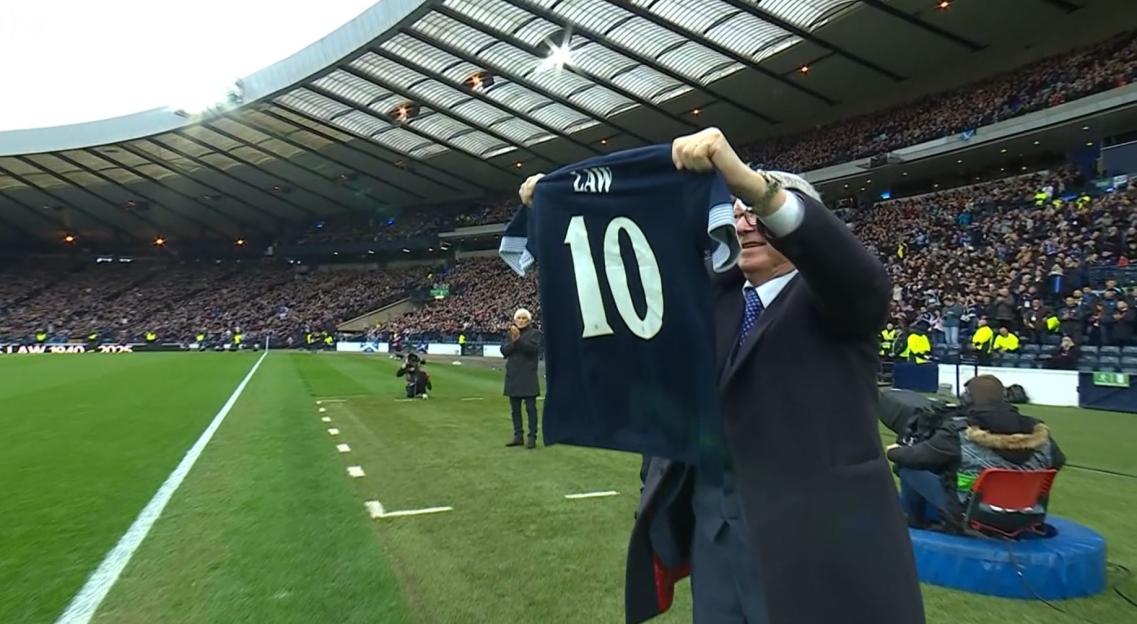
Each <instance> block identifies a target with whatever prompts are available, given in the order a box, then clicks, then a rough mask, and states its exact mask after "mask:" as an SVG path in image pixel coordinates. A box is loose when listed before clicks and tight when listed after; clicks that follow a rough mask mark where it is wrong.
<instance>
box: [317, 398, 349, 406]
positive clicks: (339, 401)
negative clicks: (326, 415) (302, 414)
mask: <svg viewBox="0 0 1137 624" xmlns="http://www.w3.org/2000/svg"><path fill="white" fill-rule="evenodd" d="M323 403H347V399H323V400H320V401H316V405H321V404H323Z"/></svg>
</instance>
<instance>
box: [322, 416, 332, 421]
mask: <svg viewBox="0 0 1137 624" xmlns="http://www.w3.org/2000/svg"><path fill="white" fill-rule="evenodd" d="M320 422H332V419H331V418H330V417H328V416H324V417H323V418H321V419H320Z"/></svg>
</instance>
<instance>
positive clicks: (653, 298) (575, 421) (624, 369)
mask: <svg viewBox="0 0 1137 624" xmlns="http://www.w3.org/2000/svg"><path fill="white" fill-rule="evenodd" d="M738 245H739V243H738V237H737V234H736V231H735V227H734V218H733V213H732V208H731V197H730V194H729V192H728V191H727V189H726V186H725V184H724V183H723V181H722V179H721V178H720V177H719V176H718V175H717V174H699V173H691V172H680V171H676V169H675V166H674V164H673V163H672V161H671V147H670V146H669V145H661V146H653V147H646V148H640V149H634V150H628V151H624V152H619V153H616V154H611V155H608V156H603V157H599V158H594V159H591V160H586V161H584V162H581V163H577V164H575V165H570V166H568V167H564V168H562V169H559V170H557V171H555V172H553V173H551V174H549V175H547V176H545V177H544V178H542V179H541V181H540V182H539V183H538V184H537V186H536V189H535V194H534V200H533V207H532V209H524V208H522V210H521V211H520V212H519V213H518V214H517V216H515V217H514V220H513V221H512V222H511V223H510V225H509V227H508V228H507V230H506V233H505V236H504V237H503V239H502V244H501V255H502V258H503V259H505V260H506V262H507V263H509V264H510V266H511V267H513V268H514V270H515V271H517V272H518V273H521V274H524V272H525V270H526V269H527V268H528V267H529V266H530V265H532V264H533V263H534V262H536V264H537V265H538V266H539V267H540V270H541V279H540V297H541V323H542V327H543V330H544V334H545V354H546V385H547V394H546V398H545V408H544V421H545V423H544V428H545V433H544V440H545V443H546V444H555V443H558V442H559V443H567V444H575V445H582V446H591V447H600V448H608V449H617V450H624V451H632V452H637V453H646V454H649V455H654V456H660V457H669V458H673V459H678V460H682V461H686V462H689V463H699V464H701V463H704V462H705V461H708V460H710V461H712V462H715V463H718V462H720V461H721V459H722V454H723V452H724V451H722V447H723V444H722V440H721V418H720V416H719V401H718V393H717V375H716V366H715V359H714V332H713V327H712V311H711V292H710V280H709V277H708V275H707V272H706V263H707V261H708V255H709V259H710V263H711V265H712V266H713V268H714V269H715V270H716V271H726V270H728V269H730V268H731V267H732V266H733V265H734V263H735V261H736V260H737V256H738ZM719 465H721V463H719Z"/></svg>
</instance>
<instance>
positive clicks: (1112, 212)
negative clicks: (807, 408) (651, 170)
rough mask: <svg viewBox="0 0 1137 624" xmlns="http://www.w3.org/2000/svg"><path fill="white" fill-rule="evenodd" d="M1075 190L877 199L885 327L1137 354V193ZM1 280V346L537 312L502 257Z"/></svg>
mask: <svg viewBox="0 0 1137 624" xmlns="http://www.w3.org/2000/svg"><path fill="white" fill-rule="evenodd" d="M1085 187H1086V185H1085V181H1084V180H1083V179H1081V178H1080V176H1079V175H1078V174H1077V173H1076V172H1075V171H1073V170H1067V169H1063V170H1057V171H1045V172H1038V173H1032V174H1027V175H1022V176H1016V177H1011V178H1005V179H1002V180H996V181H992V182H985V183H982V184H976V185H973V186H968V187H963V188H957V189H949V190H944V191H939V192H935V193H929V194H926V195H921V196H916V197H910V198H904V199H896V200H889V201H883V202H879V203H877V204H876V205H874V206H871V207H868V208H866V209H863V210H859V211H855V212H852V213H850V215H849V220H850V225H851V226H852V227H853V229H854V231H855V232H856V233H857V235H858V237H860V239H861V240H862V241H864V242H865V243H866V245H868V246H869V247H870V249H872V250H874V251H875V252H876V253H877V254H878V255H879V256H880V258H881V259H882V261H883V262H884V263H885V265H886V268H887V270H888V272H889V274H890V276H891V278H892V282H893V284H894V290H893V297H892V319H893V322H894V324H895V325H896V326H898V327H900V328H901V329H902V330H904V329H909V328H917V327H920V328H922V329H923V330H926V331H927V332H928V334H929V335H930V337H931V339H932V342H933V343H938V344H951V343H960V342H962V343H963V344H966V343H967V339H968V336H969V335H970V334H971V333H972V332H973V331H974V330H975V329H976V328H977V327H978V326H979V325H980V323H981V319H983V318H984V317H985V318H986V322H987V323H988V324H989V325H990V326H991V327H993V328H998V327H1001V326H1006V327H1007V328H1008V330H1009V331H1010V332H1012V333H1014V334H1017V335H1018V336H1020V337H1021V338H1022V339H1023V341H1024V342H1041V341H1042V340H1044V339H1045V338H1047V337H1053V338H1057V337H1058V336H1061V335H1063V334H1065V335H1069V336H1070V337H1071V339H1072V340H1073V341H1074V342H1076V343H1077V344H1094V345H1127V344H1134V343H1133V336H1134V334H1135V333H1137V326H1135V324H1134V322H1135V319H1134V315H1135V314H1137V313H1135V312H1134V309H1133V308H1131V307H1130V304H1131V303H1133V294H1132V293H1129V292H1126V291H1125V289H1124V288H1122V287H1118V286H1117V285H1116V283H1111V282H1107V281H1105V278H1104V277H1102V276H1100V275H1098V274H1097V273H1096V272H1095V271H1100V270H1101V269H1106V268H1112V269H1117V268H1124V267H1126V266H1129V265H1130V264H1131V263H1133V262H1137V189H1128V190H1126V189H1121V190H1117V191H1115V192H1109V193H1098V192H1096V191H1094V192H1092V193H1086V192H1084V189H1085ZM17 269H18V270H17ZM0 276H3V277H4V278H5V279H3V280H2V281H0V295H3V299H2V301H3V302H4V303H3V308H0V340H9V341H11V340H16V341H23V340H27V339H29V337H31V336H34V335H35V334H36V333H38V332H46V333H47V334H48V335H49V336H50V337H51V339H55V340H59V339H67V338H70V339H73V340H74V339H79V340H82V339H84V338H85V337H86V336H87V335H88V334H90V333H91V332H95V333H98V334H99V335H100V337H101V338H102V339H103V340H113V341H137V340H140V339H141V338H142V337H143V336H144V335H145V334H146V333H148V332H153V333H154V334H157V336H158V339H159V340H160V341H174V342H188V341H190V340H192V339H193V337H194V336H196V335H197V334H198V333H206V334H207V335H209V336H210V337H211V339H212V338H215V337H217V336H226V335H228V334H231V333H232V332H235V331H241V332H242V333H245V334H247V335H248V336H249V337H250V338H252V337H256V339H258V340H263V339H264V338H265V337H270V338H271V339H272V340H273V342H274V343H275V344H278V345H279V344H290V342H289V341H291V344H293V345H294V346H300V343H299V342H297V341H299V340H301V339H302V336H303V335H304V334H305V333H306V332H308V331H317V332H326V331H329V332H330V331H334V329H335V327H336V326H337V325H339V324H340V323H342V322H344V321H346V320H348V319H350V318H352V317H354V316H356V315H358V314H361V313H364V312H367V311H370V310H374V309H376V308H379V307H381V306H383V305H385V304H388V303H392V302H394V301H397V300H399V299H402V298H405V297H407V296H409V295H410V294H411V293H416V292H420V293H421V292H423V291H426V290H429V289H430V288H431V287H432V286H433V285H436V284H440V283H444V284H446V285H447V287H448V292H446V293H445V294H441V293H440V298H439V299H438V300H436V301H433V300H432V301H429V302H428V303H427V304H426V305H424V306H423V307H421V308H420V309H417V310H416V311H414V312H411V313H408V314H406V315H404V316H401V317H398V318H395V319H391V320H389V321H387V322H386V323H384V324H382V325H381V326H379V327H377V328H376V329H375V332H377V333H379V334H381V335H383V336H384V337H393V336H394V335H396V334H397V335H399V336H401V337H404V338H411V339H415V338H417V339H421V340H433V339H440V338H453V337H454V336H457V335H459V334H465V335H466V336H467V338H468V339H470V340H478V339H483V338H484V339H487V340H493V339H496V338H497V337H499V336H500V335H501V333H502V332H503V331H504V330H505V329H506V328H507V327H508V323H509V321H510V319H511V318H512V314H513V312H514V311H515V310H516V309H518V308H528V309H529V310H531V311H532V312H533V313H534V316H535V317H537V318H538V320H539V318H540V309H539V302H538V294H537V277H536V274H535V273H533V274H530V275H528V276H526V277H524V278H521V277H518V276H517V275H515V274H514V273H512V272H511V271H510V270H509V269H508V268H507V267H506V266H505V264H504V263H503V262H501V260H500V259H498V258H496V257H485V258H469V259H464V260H461V261H458V262H456V263H454V264H453V265H451V266H449V267H443V268H439V267H431V266H416V267H406V268H387V269H376V268H373V267H371V266H369V267H368V268H365V269H363V268H352V267H350V266H349V267H346V268H345V267H339V268H337V269H327V270H315V269H310V270H309V269H307V268H306V267H305V268H304V269H301V268H297V267H294V266H291V265H287V264H282V263H279V262H275V263H274V262H269V261H264V262H257V263H246V264H244V265H242V264H234V263H226V264H211V263H187V264H182V265H177V266H173V267H169V266H156V265H153V264H148V263H145V262H136V263H131V264H119V263H111V264H93V263H90V264H84V265H81V266H79V267H71V268H69V269H65V268H64V267H63V266H62V265H50V264H48V265H44V266H43V267H42V268H40V269H38V270H37V269H36V268H34V267H33V266H29V265H27V264H25V265H22V266H20V267H15V268H12V269H9V270H6V271H5V272H3V273H0ZM1107 277H1108V276H1107ZM1052 317H1053V318H1054V319H1055V320H1054V321H1050V320H1049V319H1051V318H1052Z"/></svg>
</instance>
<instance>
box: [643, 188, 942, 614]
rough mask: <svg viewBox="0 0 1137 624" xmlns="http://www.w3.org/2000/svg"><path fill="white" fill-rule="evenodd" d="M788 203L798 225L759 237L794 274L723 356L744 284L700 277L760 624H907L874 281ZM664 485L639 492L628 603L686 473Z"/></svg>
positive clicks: (914, 586) (857, 256) (860, 252)
mask: <svg viewBox="0 0 1137 624" xmlns="http://www.w3.org/2000/svg"><path fill="white" fill-rule="evenodd" d="M799 197H800V199H801V201H802V204H803V206H804V209H805V214H804V219H803V221H802V223H801V225H799V226H798V229H797V230H795V231H794V232H793V233H792V234H791V235H789V236H787V237H784V238H774V237H772V236H771V237H770V242H771V244H772V245H773V246H774V247H775V248H776V249H778V251H780V252H781V253H782V254H784V255H785V256H786V257H787V258H789V260H790V261H791V262H793V264H794V266H795V267H796V268H797V269H798V272H799V273H798V275H797V276H795V277H794V278H793V279H792V280H791V281H790V282H789V283H788V284H787V285H786V287H785V288H784V290H782V292H781V294H780V295H779V296H778V297H777V299H775V300H774V301H773V302H772V303H771V304H770V305H768V306H767V307H766V309H765V311H764V312H763V313H762V316H761V317H760V318H759V320H758V324H757V325H756V326H755V328H754V329H753V330H752V331H751V332H750V334H749V335H748V336H747V338H746V340H745V342H744V343H743V344H742V345H741V346H739V348H738V352H737V354H734V356H733V357H732V353H731V352H732V351H733V350H734V346H735V342H736V340H737V335H738V326H739V323H740V321H741V319H742V310H743V298H742V287H743V284H744V283H745V277H744V276H743V275H742V273H741V272H739V271H737V270H736V271H733V272H730V273H726V274H723V275H719V276H714V277H713V278H712V279H713V280H714V282H715V295H714V296H715V303H714V308H715V327H716V333H717V336H716V340H717V354H718V363H719V367H720V377H719V390H720V393H721V396H722V401H723V420H724V422H723V428H724V433H725V437H726V440H727V447H728V451H729V453H730V458H731V465H732V468H733V471H734V474H735V487H736V491H737V493H738V497H739V500H740V501H741V505H742V512H743V517H744V518H745V521H746V522H745V524H746V527H747V530H748V531H749V535H748V543H749V545H750V546H751V548H752V549H753V556H754V557H756V559H757V561H758V565H759V566H760V567H761V569H762V571H763V574H762V577H763V579H764V582H765V583H766V587H765V593H766V599H767V607H768V609H769V615H770V622H771V624H831V623H834V622H840V623H841V624H859V623H864V624H921V623H923V622H924V612H923V601H922V599H921V595H920V586H919V582H918V580H917V576H916V567H915V561H914V558H913V556H912V545H911V543H910V541H909V538H908V531H907V526H906V523H905V520H904V516H903V514H902V512H901V510H900V506H899V502H898V499H897V495H896V489H895V486H894V485H893V481H892V476H891V473H890V472H889V468H888V463H887V462H886V460H885V458H884V454H883V451H882V449H881V444H880V438H879V435H878V433H877V421H876V407H877V388H876V373H877V369H878V366H879V362H878V359H877V350H878V347H879V345H878V344H877V340H876V332H877V331H878V330H879V328H880V327H882V326H883V325H884V323H885V318H886V316H887V311H888V297H889V295H890V293H891V290H890V286H889V281H888V276H887V274H886V273H885V271H884V268H883V267H882V266H881V264H880V263H879V262H878V261H877V259H876V258H874V257H873V256H872V255H871V254H870V253H869V252H868V251H867V250H866V249H865V248H864V247H863V246H862V245H861V244H860V242H858V241H857V240H856V238H855V237H854V236H853V234H852V233H851V232H850V231H849V229H848V228H847V227H846V226H845V224H844V223H842V222H841V221H840V220H838V219H837V218H836V217H834V216H833V215H832V214H831V213H830V212H829V211H828V210H827V209H826V208H825V207H824V206H822V205H821V204H820V203H819V202H816V201H814V200H812V199H810V198H808V197H805V196H799ZM666 472H667V474H665V475H663V476H661V477H660V478H659V480H658V481H659V486H657V487H655V488H653V489H649V488H647V487H646V486H645V490H644V498H645V501H644V503H643V509H644V510H645V513H641V514H640V516H639V517H638V518H637V522H636V527H635V529H634V530H633V536H632V540H633V545H632V546H630V547H629V563H628V588H629V591H631V590H632V589H633V588H643V587H646V586H647V584H646V583H645V582H644V581H643V580H642V579H638V578H633V577H632V573H633V572H634V571H639V570H641V569H642V568H644V566H645V563H644V557H643V555H642V550H643V548H644V545H645V543H646V546H647V547H648V548H651V549H655V550H653V552H658V547H657V544H656V543H654V542H658V541H660V540H658V539H653V538H656V537H658V535H657V534H655V533H653V531H652V526H651V525H652V524H653V523H654V522H658V521H659V518H661V517H663V518H671V517H674V515H675V512H671V511H668V510H666V509H665V508H666V506H667V505H686V506H687V507H690V500H689V492H690V489H689V484H684V483H683V481H690V480H691V472H690V470H689V469H684V468H680V467H679V466H677V465H676V464H670V465H669V466H667V471H666ZM672 473H674V474H672ZM676 483H678V485H676ZM684 487H686V490H684ZM684 491H686V493H687V500H684V499H683V493H684ZM661 508H662V509H661ZM645 516H646V517H645ZM645 536H646V542H645ZM684 541H686V543H687V545H688V551H689V543H690V538H689V536H682V537H680V538H678V539H677V540H676V541H675V543H673V544H670V545H669V546H670V547H675V546H676V545H677V544H678V545H680V546H681V545H682V544H683V543H684ZM633 547H635V549H636V550H635V552H633ZM680 549H681V548H680ZM633 555H635V556H637V557H638V558H639V559H640V561H639V562H638V563H637V564H636V566H635V568H636V570H633V564H632V561H631V559H632V557H633ZM672 571H675V572H678V571H682V570H681V568H679V567H678V566H675V567H673V568H672ZM642 605H643V603H642V602H640V601H636V602H635V603H633V601H632V600H630V599H629V601H628V614H627V615H628V621H629V622H640V621H643V620H644V619H647V618H649V617H651V616H652V615H655V614H654V613H647V612H646V611H644V610H643V608H642ZM633 608H635V609H636V610H635V611H634V612H633ZM658 612H659V611H657V612H656V613H658Z"/></svg>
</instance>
